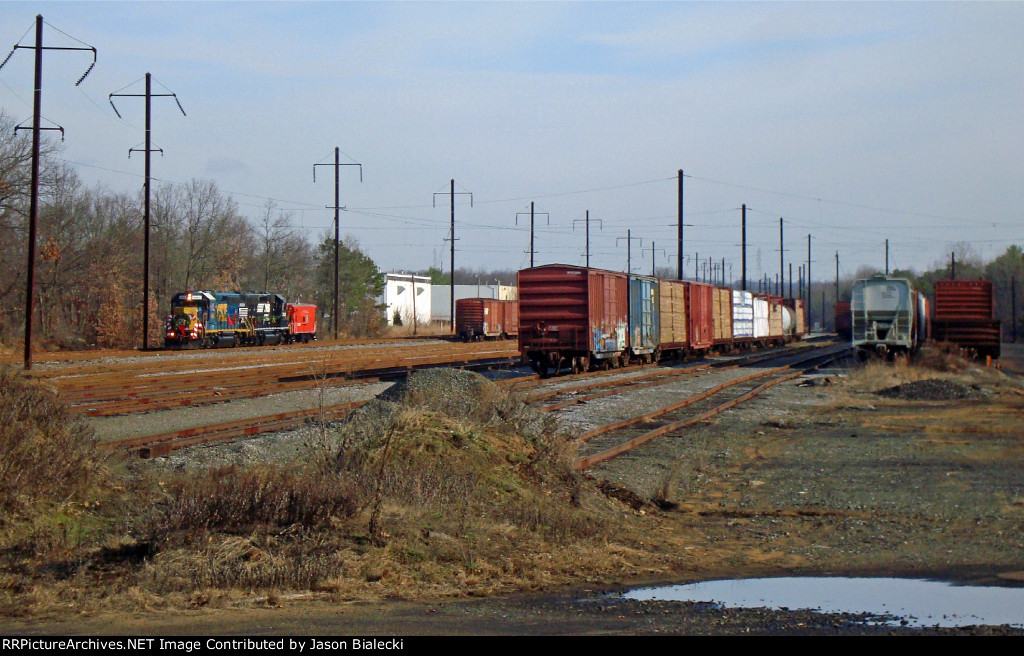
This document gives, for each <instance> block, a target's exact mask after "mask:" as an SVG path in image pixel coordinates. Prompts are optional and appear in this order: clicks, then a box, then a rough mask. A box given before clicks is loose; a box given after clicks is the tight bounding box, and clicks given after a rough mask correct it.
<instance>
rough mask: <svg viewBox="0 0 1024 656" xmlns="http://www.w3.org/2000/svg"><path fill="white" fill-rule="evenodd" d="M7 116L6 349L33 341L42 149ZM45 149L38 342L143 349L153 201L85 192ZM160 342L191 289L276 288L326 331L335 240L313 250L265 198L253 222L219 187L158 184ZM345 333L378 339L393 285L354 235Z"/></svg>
mask: <svg viewBox="0 0 1024 656" xmlns="http://www.w3.org/2000/svg"><path fill="white" fill-rule="evenodd" d="M14 127H15V126H14V123H13V121H12V120H11V119H10V118H9V117H8V116H7V114H6V113H5V112H4V111H3V109H0V235H2V237H3V238H2V239H0V342H2V343H4V344H9V345H10V344H15V343H18V342H19V341H20V340H21V339H22V338H23V337H24V321H25V308H26V303H25V301H26V297H25V293H26V285H27V280H26V275H27V272H26V267H27V263H28V261H27V249H28V230H29V201H30V194H31V184H30V178H31V161H32V160H31V158H32V142H31V136H30V134H29V132H28V131H19V132H15V131H14ZM58 155H59V146H57V145H56V144H54V143H53V142H52V141H44V146H43V148H42V150H41V159H40V184H39V212H38V221H37V238H36V253H37V257H36V269H35V298H34V303H33V305H34V311H35V313H36V315H35V316H34V318H33V324H34V327H35V330H34V331H33V340H34V341H35V340H38V342H37V343H41V344H42V345H44V346H48V347H58V348H86V347H90V346H93V345H95V346H102V347H118V348H131V347H136V346H140V345H141V344H142V323H143V322H142V309H143V298H142V288H143V270H142V269H143V250H144V239H145V235H144V226H143V202H144V200H143V196H142V191H141V190H140V191H139V192H138V193H137V194H134V195H131V194H125V193H118V192H112V191H109V190H107V189H103V188H101V187H96V188H87V187H86V186H85V185H84V184H83V182H82V181H81V179H80V178H79V176H78V174H77V173H76V172H75V170H74V169H72V168H71V167H70V166H68V165H67V164H65V163H63V162H62V161H61V160H60V159H59V157H58ZM150 212H151V217H150V225H151V229H150V297H149V298H148V299H145V306H146V310H147V311H148V313H149V325H150V335H149V342H150V344H160V343H162V330H163V317H164V316H165V315H166V314H167V313H168V311H169V303H170V298H171V296H173V295H174V294H176V293H178V292H181V291H188V290H200V289H203V290H223V291H267V292H274V293H278V294H281V295H282V296H284V297H285V298H286V299H288V300H289V301H302V302H307V303H315V304H316V305H317V307H318V315H319V316H318V321H319V324H318V331H319V332H320V333H321V334H327V332H328V329H329V327H330V325H331V324H330V320H329V318H327V317H328V316H329V314H330V312H331V309H332V307H333V296H334V238H333V235H329V234H323V235H321V236H320V237H318V238H317V239H316V240H315V241H311V240H310V239H308V238H307V236H306V235H304V234H303V233H302V232H301V231H300V230H299V229H298V228H297V227H296V225H295V223H294V221H293V217H292V215H291V214H290V213H288V212H286V211H283V210H281V209H279V208H278V207H277V205H276V204H275V203H274V202H273V201H267V202H266V204H265V205H264V206H263V207H262V208H261V209H260V211H259V212H258V213H257V215H256V216H245V215H244V214H243V213H242V212H241V210H240V208H239V206H238V204H237V203H235V202H234V201H233V200H232V199H231V197H230V196H229V195H226V194H224V193H223V192H221V191H220V190H219V189H218V188H217V185H216V183H215V182H213V181H210V180H199V179H193V180H190V181H189V182H187V183H184V184H170V183H164V184H159V185H154V186H153V189H152V194H151V205H150ZM338 259H339V272H340V274H339V288H340V289H339V296H340V306H339V312H338V315H339V329H340V330H341V331H342V332H343V333H345V334H349V335H353V336H364V335H372V334H376V333H377V332H379V331H380V330H381V329H382V317H381V314H380V310H379V308H378V307H377V302H376V299H377V297H378V296H380V294H382V293H383V289H384V276H383V274H382V273H381V272H380V271H379V270H378V269H377V266H376V265H375V264H374V263H373V261H372V260H371V259H370V258H369V257H368V256H367V255H365V254H364V253H363V252H362V251H361V250H360V248H359V245H358V243H357V242H356V241H355V239H354V238H352V237H346V238H345V239H344V241H343V243H342V244H341V245H340V247H339V257H338Z"/></svg>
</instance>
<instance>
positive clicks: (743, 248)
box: [740, 203, 747, 291]
mask: <svg viewBox="0 0 1024 656" xmlns="http://www.w3.org/2000/svg"><path fill="white" fill-rule="evenodd" d="M740 212H741V216H742V219H741V226H742V227H741V228H740V249H741V252H742V263H743V265H742V267H741V268H742V269H743V284H742V286H741V287H740V289H742V290H743V291H747V204H746V203H744V204H743V205H741V206H740Z"/></svg>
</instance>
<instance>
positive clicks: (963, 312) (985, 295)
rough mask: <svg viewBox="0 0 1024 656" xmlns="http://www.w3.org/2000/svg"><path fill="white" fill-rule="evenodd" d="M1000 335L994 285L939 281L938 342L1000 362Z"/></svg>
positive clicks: (935, 329)
mask: <svg viewBox="0 0 1024 656" xmlns="http://www.w3.org/2000/svg"><path fill="white" fill-rule="evenodd" d="M1000 331H1001V325H1000V321H999V319H996V318H995V297H994V296H993V288H992V283H991V282H990V281H988V280H939V281H936V283H935V317H934V319H933V320H932V332H933V337H934V339H935V341H937V342H948V343H951V344H956V345H957V346H959V347H960V348H963V349H966V350H968V351H970V352H972V353H974V354H976V355H978V356H980V357H985V356H991V357H993V358H998V357H999V354H1000V347H999V341H1000V336H1001V332H1000Z"/></svg>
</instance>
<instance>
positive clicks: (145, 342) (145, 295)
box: [107, 73, 186, 350]
mask: <svg viewBox="0 0 1024 656" xmlns="http://www.w3.org/2000/svg"><path fill="white" fill-rule="evenodd" d="M129 86H131V85H129ZM164 97H169V98H174V102H176V103H178V109H180V110H181V115H182V116H185V115H186V114H185V109H184V108H183V107H182V106H181V101H179V100H178V96H176V95H174V94H173V93H153V76H152V75H150V74H149V73H146V93H144V94H138V93H118V92H117V91H115V92H114V93H112V94H110V95H109V96H107V100H109V101H110V106H111V107H113V108H114V113H115V114H117V117H118V118H121V112H119V111H117V106H116V105H115V104H114V98H145V99H146V147H145V148H144V149H143V152H144V153H146V181H145V183H143V184H144V187H143V188H144V189H145V201H144V204H143V212H142V214H143V224H144V226H145V228H144V230H145V238H144V244H145V245H144V246H143V255H142V348H143V350H146V349H148V348H149V228H150V223H149V218H150V212H149V205H150V187H151V183H152V180H153V179H152V176H151V175H150V170H151V169H150V159H151V158H150V154H151V153H153V152H159V153H161V154H163V152H164V150H163V148H156V149H154V148H152V147H151V145H150V144H151V140H150V134H151V133H152V131H153V130H152V126H153V110H152V101H153V98H164ZM138 150H139V149H138V148H129V149H128V157H129V158H130V157H131V156H132V153H133V152H135V151H138Z"/></svg>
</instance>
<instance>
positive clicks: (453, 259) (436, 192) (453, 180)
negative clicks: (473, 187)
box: [434, 178, 473, 334]
mask: <svg viewBox="0 0 1024 656" xmlns="http://www.w3.org/2000/svg"><path fill="white" fill-rule="evenodd" d="M444 195H445V192H441V191H435V192H434V203H435V205H434V207H437V205H436V203H437V197H438V196H444ZM448 195H449V196H451V218H452V227H451V242H452V250H451V254H452V261H451V267H452V284H451V291H452V293H451V307H450V310H451V324H452V333H453V334H454V333H455V196H456V193H455V178H452V179H451V186H450V187H449V191H448ZM458 195H460V196H461V195H466V196H469V206H470V207H473V194H472V193H470V192H468V191H460V192H459V193H458Z"/></svg>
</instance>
